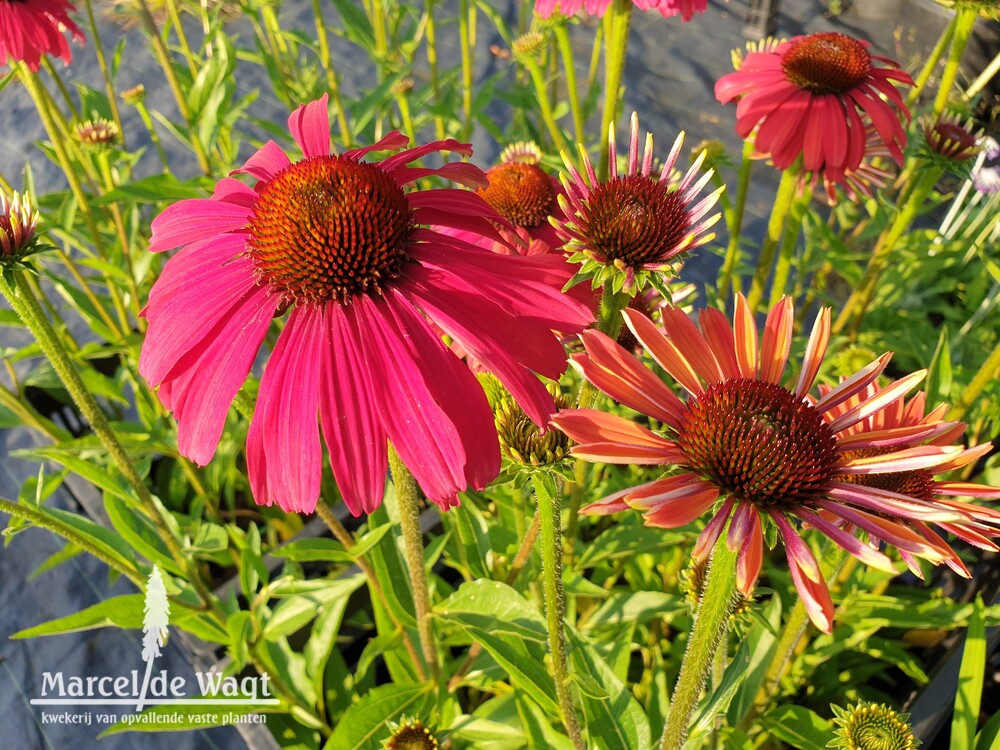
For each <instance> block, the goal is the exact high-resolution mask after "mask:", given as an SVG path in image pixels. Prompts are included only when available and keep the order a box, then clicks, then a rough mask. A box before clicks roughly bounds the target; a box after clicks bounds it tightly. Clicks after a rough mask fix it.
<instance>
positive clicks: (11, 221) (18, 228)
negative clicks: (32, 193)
mask: <svg viewBox="0 0 1000 750" xmlns="http://www.w3.org/2000/svg"><path fill="white" fill-rule="evenodd" d="M37 226H38V213H37V212H36V211H35V209H34V207H32V205H31V200H30V199H29V198H28V196H27V195H25V194H23V193H18V192H17V191H14V192H13V193H11V196H10V198H8V197H7V194H6V193H4V192H3V191H0V263H4V262H7V261H10V260H18V259H20V258H23V257H24V256H25V255H26V254H27V253H28V251H29V250H31V247H32V244H33V243H34V240H35V229H36V227H37Z"/></svg>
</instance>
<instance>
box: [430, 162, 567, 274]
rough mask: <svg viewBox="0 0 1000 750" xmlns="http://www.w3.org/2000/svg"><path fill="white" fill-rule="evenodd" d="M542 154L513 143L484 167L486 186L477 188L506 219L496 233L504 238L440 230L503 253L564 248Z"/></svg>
mask: <svg viewBox="0 0 1000 750" xmlns="http://www.w3.org/2000/svg"><path fill="white" fill-rule="evenodd" d="M541 161H542V153H541V151H540V150H539V148H538V146H536V145H535V144H534V143H524V142H519V143H514V144H511V145H510V146H508V147H507V148H505V149H504V150H503V151H502V152H501V153H500V162H499V163H498V164H496V165H495V166H492V167H490V168H489V169H488V170H486V179H487V180H488V181H489V184H488V185H486V186H485V187H480V188H479V189H478V190H476V193H478V194H479V196H481V197H482V198H483V200H485V201H486V202H487V203H489V204H490V206H491V207H492V208H493V210H494V211H496V212H497V213H498V214H500V215H501V216H502V217H503V218H504V219H506V221H507V225H503V226H498V227H497V231H498V232H499V234H500V236H501V237H503V241H497V240H496V239H494V238H492V237H486V236H483V235H482V234H480V233H477V232H473V231H468V230H462V229H450V228H448V227H440V228H439V231H441V232H442V233H443V234H448V235H451V236H453V237H458V238H459V239H462V240H465V241H466V242H470V243H472V244H473V245H479V246H480V247H485V248H486V249H488V250H492V251H493V252H495V253H500V254H501V255H510V254H511V253H514V254H517V255H544V254H545V253H552V252H557V251H558V250H559V249H561V248H562V244H563V243H562V240H560V238H559V235H558V234H557V233H556V230H555V228H554V227H553V226H552V225H551V224H550V223H549V217H554V218H556V219H562V218H565V217H564V216H563V212H562V209H561V208H560V207H559V201H558V197H559V195H560V194H561V193H562V187H560V185H559V181H558V180H557V179H555V178H554V177H552V176H550V175H548V174H546V173H545V171H544V170H543V169H542V168H541V167H540V166H539V165H540V164H541Z"/></svg>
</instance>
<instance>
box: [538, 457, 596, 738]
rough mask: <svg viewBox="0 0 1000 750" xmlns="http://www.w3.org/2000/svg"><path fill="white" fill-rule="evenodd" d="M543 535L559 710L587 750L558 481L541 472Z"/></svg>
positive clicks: (570, 731)
mask: <svg viewBox="0 0 1000 750" xmlns="http://www.w3.org/2000/svg"><path fill="white" fill-rule="evenodd" d="M532 485H533V487H534V489H535V498H536V499H537V501H538V515H539V518H540V519H541V532H542V585H543V592H544V599H545V621H546V625H547V626H548V632H549V650H550V651H551V652H552V677H553V679H554V680H555V683H556V698H557V699H558V701H559V711H560V713H561V714H562V719H563V724H564V725H565V727H566V733H567V734H568V735H569V738H570V741H571V742H572V743H573V746H574V747H575V748H577V750H584V749H585V747H586V746H585V745H584V744H583V735H582V734H581V732H580V722H579V719H578V718H577V715H576V707H575V706H574V705H573V695H572V692H571V691H570V686H569V664H568V660H567V657H566V633H565V631H564V630H563V628H564V626H565V619H566V594H565V592H564V590H563V579H562V576H563V543H562V529H561V525H562V521H561V507H560V502H559V492H558V490H557V489H556V485H555V481H554V480H553V478H552V477H551V476H550V475H548V474H543V473H541V472H538V473H536V474H535V475H534V476H533V477H532Z"/></svg>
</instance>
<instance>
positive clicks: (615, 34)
mask: <svg viewBox="0 0 1000 750" xmlns="http://www.w3.org/2000/svg"><path fill="white" fill-rule="evenodd" d="M605 18H606V19H608V32H607V36H606V37H605V40H604V107H603V109H602V111H601V145H600V153H599V154H598V157H599V159H600V162H599V165H600V166H599V167H598V170H597V177H598V179H599V180H600V181H602V182H603V181H604V180H606V179H607V177H608V158H609V154H608V142H609V137H608V136H609V133H610V130H611V128H612V127H614V124H615V122H616V121H617V119H618V104H619V97H618V91H619V89H620V88H621V85H622V76H623V75H624V73H625V59H626V57H627V52H628V34H629V27H630V26H631V22H632V0H614V5H612V6H611V11H610V12H609V13H608V14H607V16H606V17H605Z"/></svg>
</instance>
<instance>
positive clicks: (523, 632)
mask: <svg viewBox="0 0 1000 750" xmlns="http://www.w3.org/2000/svg"><path fill="white" fill-rule="evenodd" d="M434 614H435V616H436V617H437V619H438V620H439V621H441V622H450V623H453V624H454V625H457V626H460V627H462V628H464V629H465V631H466V632H467V633H468V634H469V636H470V637H471V638H472V639H473V640H474V641H476V642H477V643H479V644H480V645H481V646H482V647H483V648H484V649H486V651H487V652H489V654H490V656H492V657H493V658H494V660H496V662H497V663H498V664H499V665H500V666H501V667H503V668H504V669H505V670H506V671H507V674H508V675H510V679H511V682H512V684H513V685H514V686H515V687H519V688H521V689H522V690H524V691H525V692H526V693H527V694H528V695H530V696H531V697H532V698H533V699H534V700H536V701H537V702H538V704H539V705H540V706H541V707H542V708H543V709H545V710H546V711H547V712H548V713H549V714H550V715H551V716H558V715H559V710H558V707H557V703H556V690H555V684H554V683H553V681H552V675H551V673H550V672H549V670H548V668H547V667H546V666H545V664H544V655H545V650H544V649H545V646H544V644H546V642H547V636H546V630H545V621H544V620H543V619H542V616H541V613H540V612H539V611H538V610H537V609H536V608H535V607H534V606H532V605H531V603H529V602H528V600H527V599H525V598H524V597H522V596H521V595H520V594H519V593H518V592H516V591H514V589H512V588H510V587H509V586H506V585H504V584H502V583H499V582H497V581H472V582H471V583H465V584H462V586H461V587H459V589H458V591H456V592H455V593H454V594H452V595H451V596H450V597H448V598H447V599H445V600H444V601H443V602H441V603H440V604H438V605H437V606H436V607H435V608H434Z"/></svg>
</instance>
